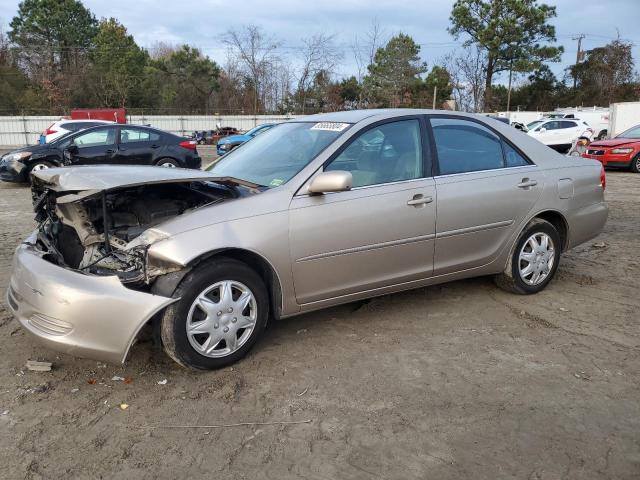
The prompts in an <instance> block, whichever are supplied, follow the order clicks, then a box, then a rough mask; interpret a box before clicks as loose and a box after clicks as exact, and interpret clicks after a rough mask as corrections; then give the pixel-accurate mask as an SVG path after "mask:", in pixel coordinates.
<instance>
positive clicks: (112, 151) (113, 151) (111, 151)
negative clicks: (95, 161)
mask: <svg viewBox="0 0 640 480" xmlns="http://www.w3.org/2000/svg"><path fill="white" fill-rule="evenodd" d="M106 153H116V151H115V150H111V149H109V150H107V152H106Z"/></svg>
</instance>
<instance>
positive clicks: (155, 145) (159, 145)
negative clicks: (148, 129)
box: [151, 144, 160, 148]
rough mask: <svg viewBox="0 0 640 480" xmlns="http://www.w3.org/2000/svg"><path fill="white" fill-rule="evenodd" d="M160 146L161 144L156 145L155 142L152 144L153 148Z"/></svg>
mask: <svg viewBox="0 0 640 480" xmlns="http://www.w3.org/2000/svg"><path fill="white" fill-rule="evenodd" d="M159 146H160V145H155V144H153V145H151V148H158V147H159Z"/></svg>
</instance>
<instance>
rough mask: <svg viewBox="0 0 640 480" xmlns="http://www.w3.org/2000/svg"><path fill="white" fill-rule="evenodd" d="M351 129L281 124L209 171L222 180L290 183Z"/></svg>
mask: <svg viewBox="0 0 640 480" xmlns="http://www.w3.org/2000/svg"><path fill="white" fill-rule="evenodd" d="M349 126H350V125H349V124H348V123H333V122H331V123H326V122H323V123H315V122H314V123H311V122H290V123H282V124H280V125H276V126H274V127H273V128H270V129H269V130H267V131H266V132H264V133H263V134H260V135H258V136H256V137H254V138H253V139H252V140H251V141H249V142H246V143H244V144H243V145H242V146H241V147H238V148H236V149H234V150H232V151H231V152H229V153H227V154H226V155H225V156H224V157H222V159H221V160H220V161H219V162H218V163H215V164H213V165H211V166H210V167H209V168H207V170H208V171H210V172H212V173H214V174H216V175H219V176H221V177H233V178H238V179H240V180H246V181H248V182H252V183H256V184H258V185H261V186H264V187H269V188H273V187H278V186H280V185H283V184H285V183H287V182H288V181H289V180H291V179H292V178H293V177H294V176H295V175H296V174H297V173H298V172H299V171H300V170H302V169H303V168H304V167H306V166H307V165H308V164H309V162H311V160H313V159H314V158H315V157H316V156H317V155H318V154H319V153H320V152H322V151H323V150H324V149H325V148H327V147H328V146H329V145H330V144H331V143H332V142H333V141H334V140H335V139H336V138H338V137H339V136H340V135H342V133H343V132H344V131H346V130H347V128H348V127H349Z"/></svg>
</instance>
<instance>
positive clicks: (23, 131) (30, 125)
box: [0, 115, 295, 147]
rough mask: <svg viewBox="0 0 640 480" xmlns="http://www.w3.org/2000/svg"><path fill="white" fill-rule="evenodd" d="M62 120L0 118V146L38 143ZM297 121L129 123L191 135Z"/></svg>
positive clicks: (189, 118)
mask: <svg viewBox="0 0 640 480" xmlns="http://www.w3.org/2000/svg"><path fill="white" fill-rule="evenodd" d="M60 118H61V117H59V116H38V117H35V116H33V117H32V116H25V117H0V145H1V146H5V147H6V146H23V145H33V144H35V143H38V137H39V136H40V134H41V133H42V132H43V131H44V130H46V128H47V127H48V126H49V125H51V124H52V123H53V122H55V121H57V120H60ZM291 118H295V116H288V115H257V116H252V115H220V116H214V115H183V116H182V115H127V122H129V123H131V124H135V125H151V126H152V127H156V128H159V129H161V130H165V131H167V132H172V133H175V134H177V135H190V134H191V133H193V132H194V131H195V130H214V129H215V128H216V125H217V124H220V126H222V127H235V128H238V129H240V130H249V129H251V128H253V127H255V126H256V125H260V124H262V123H272V122H283V121H285V120H289V119H291Z"/></svg>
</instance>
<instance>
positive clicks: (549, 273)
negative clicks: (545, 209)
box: [495, 218, 562, 295]
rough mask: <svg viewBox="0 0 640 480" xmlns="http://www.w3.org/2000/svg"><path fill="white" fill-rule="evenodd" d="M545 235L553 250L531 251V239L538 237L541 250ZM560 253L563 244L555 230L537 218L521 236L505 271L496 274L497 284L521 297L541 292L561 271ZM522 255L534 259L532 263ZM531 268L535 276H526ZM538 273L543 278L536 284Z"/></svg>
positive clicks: (530, 274) (549, 224)
mask: <svg viewBox="0 0 640 480" xmlns="http://www.w3.org/2000/svg"><path fill="white" fill-rule="evenodd" d="M543 235H544V236H546V237H547V242H548V245H549V246H550V247H551V248H552V249H553V251H552V252H551V251H550V250H547V251H546V253H542V251H540V252H538V254H536V252H535V251H531V250H532V243H531V242H530V239H531V238H532V237H534V238H536V240H537V241H538V243H539V244H540V248H541V250H542V247H543V243H542V239H543ZM561 250H562V243H561V239H560V234H559V233H558V230H556V227H554V226H553V225H552V224H551V223H549V222H547V221H546V220H542V219H541V218H534V219H533V220H531V222H529V223H528V224H527V226H526V227H525V228H524V230H523V231H522V233H521V234H520V237H519V238H518V241H517V242H516V246H515V248H514V249H513V252H512V254H511V258H510V259H509V262H508V264H507V267H506V268H505V270H504V272H502V273H501V274H499V275H496V277H495V282H496V284H497V285H498V286H499V287H500V288H502V289H503V290H506V291H508V292H512V293H517V294H520V295H531V294H534V293H538V292H540V291H542V290H543V289H544V288H545V287H546V286H547V285H548V284H549V282H550V281H551V279H552V278H553V277H554V275H555V273H556V271H557V270H558V263H559V262H560V251H561ZM530 254H532V255H533V257H531V256H530ZM521 255H523V256H526V257H530V258H532V261H531V262H529V261H528V260H526V259H525V258H523V257H522V256H521ZM528 266H531V267H532V273H527V274H523V270H524V272H526V271H527V267H528ZM538 273H539V274H540V277H542V278H540V277H538V279H537V281H536V277H535V275H536V274H538Z"/></svg>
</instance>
